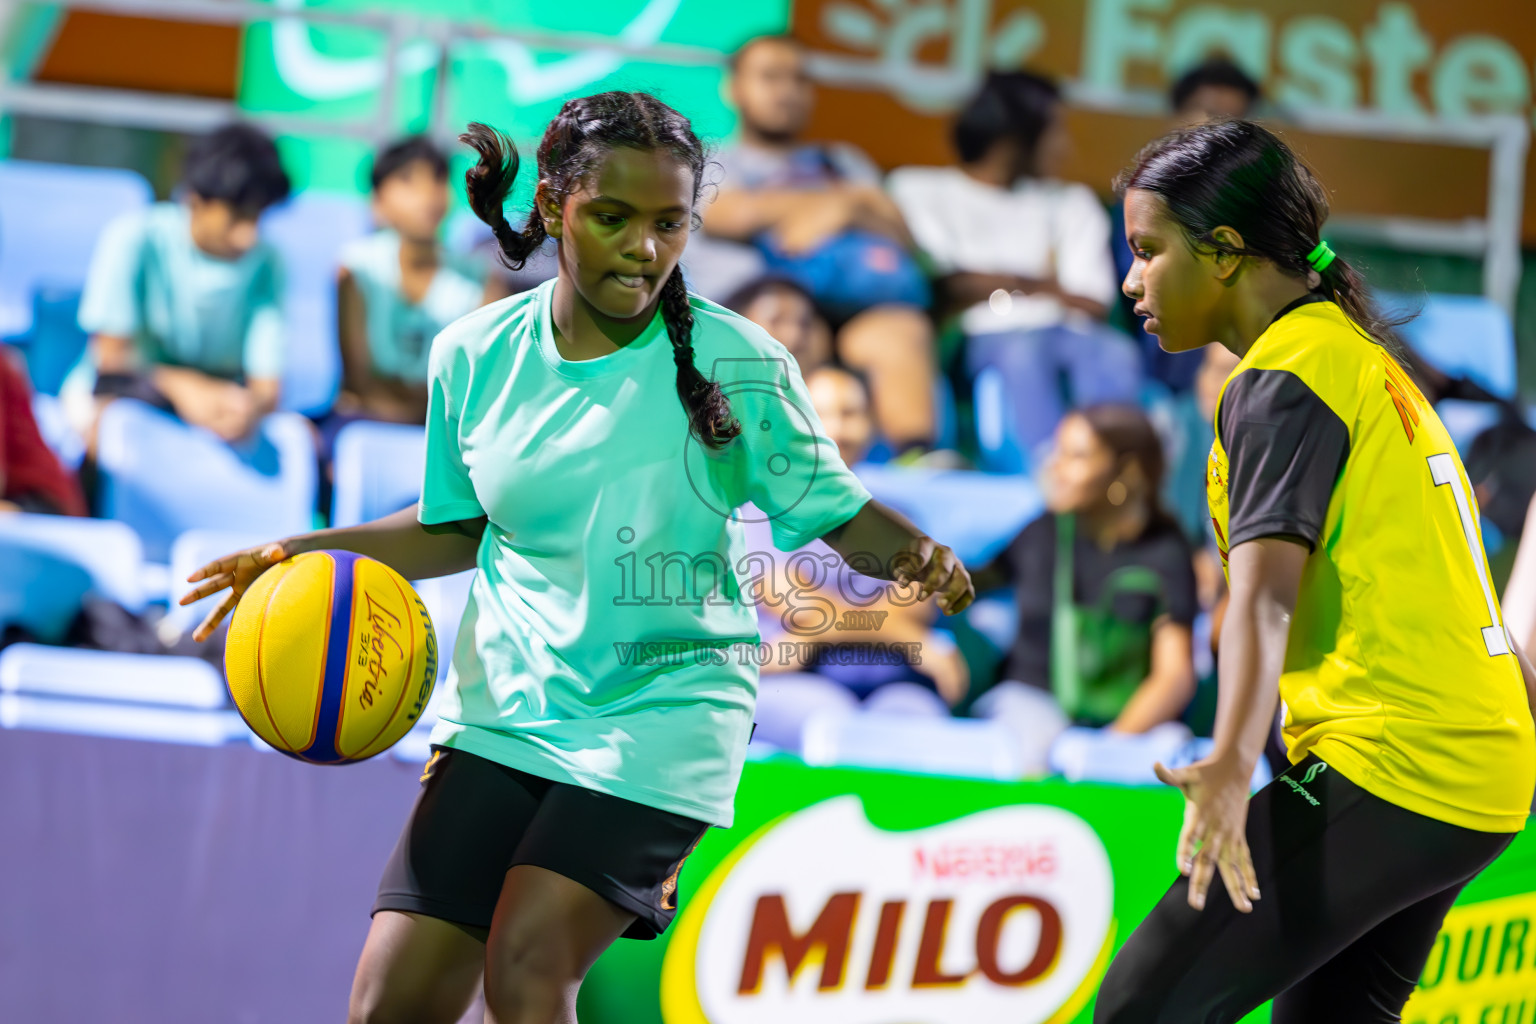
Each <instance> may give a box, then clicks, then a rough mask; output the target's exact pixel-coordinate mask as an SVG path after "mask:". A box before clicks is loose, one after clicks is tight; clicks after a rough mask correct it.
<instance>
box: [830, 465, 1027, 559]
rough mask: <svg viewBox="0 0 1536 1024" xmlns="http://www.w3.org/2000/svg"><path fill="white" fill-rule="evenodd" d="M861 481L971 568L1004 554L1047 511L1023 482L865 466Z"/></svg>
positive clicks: (968, 473)
mask: <svg viewBox="0 0 1536 1024" xmlns="http://www.w3.org/2000/svg"><path fill="white" fill-rule="evenodd" d="M859 478H860V479H861V480H863V481H864V485H865V486H866V487H868V488H869V492H870V493H871V494H873V495H874V496H875V497H876V498H877V499H879V500H880V501H882V502H884V503H885V504H887V505H890V506H891V507H892V508H894V509H896V510H897V511H899V512H901V513H902V514H904V515H906V516H907V517H908V518H910V519H911V520H912V521H913V522H914V523H916V524H917V526H918V527H919V528H920V529H922V530H923V531H924V532H925V533H928V534H930V535H931V536H932V537H933V538H934V539H935V540H937V541H938V542H939V543H941V544H947V545H949V546H950V547H951V548H953V549H954V550H955V553H956V554H957V555H959V556H960V560H961V561H963V562H965V563H966V564H967V565H974V564H977V563H979V562H984V561H986V560H987V559H989V558H991V557H992V556H993V555H995V554H997V552H999V551H1001V550H1002V549H1003V548H1004V547H1006V546H1007V544H1008V542H1009V541H1010V540H1012V539H1013V538H1014V536H1015V535H1017V534H1018V532H1019V531H1020V530H1022V529H1023V528H1024V525H1025V524H1026V523H1028V522H1029V521H1030V520H1031V519H1033V518H1034V517H1035V516H1037V515H1039V514H1040V510H1041V509H1042V508H1043V507H1044V502H1043V500H1042V499H1041V496H1040V491H1039V489H1038V488H1037V487H1035V485H1034V484H1033V483H1032V482H1031V481H1030V480H1029V479H1028V478H1027V477H1023V476H1003V475H997V474H992V473H976V472H971V471H967V470H954V469H918V468H905V467H890V466H861V467H860V469H859Z"/></svg>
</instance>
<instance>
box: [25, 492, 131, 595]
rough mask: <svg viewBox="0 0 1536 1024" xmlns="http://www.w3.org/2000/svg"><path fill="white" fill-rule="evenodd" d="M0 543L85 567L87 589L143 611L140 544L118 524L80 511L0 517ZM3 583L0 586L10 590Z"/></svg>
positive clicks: (125, 528) (124, 526)
mask: <svg viewBox="0 0 1536 1024" xmlns="http://www.w3.org/2000/svg"><path fill="white" fill-rule="evenodd" d="M0 547H3V548H9V549H22V548H25V549H27V550H29V551H38V552H43V553H47V554H51V555H53V556H55V557H57V558H59V559H61V560H63V561H66V562H71V563H73V564H75V565H78V566H80V568H82V569H84V570H85V571H86V573H87V574H88V575H89V576H90V579H91V589H92V590H94V591H95V592H96V593H97V594H99V595H101V596H102V597H104V598H106V599H108V600H110V601H116V602H117V603H118V604H120V605H122V606H123V607H125V608H127V609H128V610H129V611H132V612H139V611H143V610H144V605H145V603H146V601H145V594H144V586H143V579H142V577H143V566H144V548H143V545H142V544H141V543H140V541H139V535H138V534H136V533H135V532H134V531H133V530H132V529H130V528H129V527H128V526H126V525H124V524H123V523H116V522H112V521H111V520H108V519H85V518H82V517H79V516H42V515H26V514H21V515H7V516H0ZM0 579H6V581H7V586H5V587H0V591H4V592H5V593H7V594H9V593H13V592H14V590H15V589H16V588H14V587H12V586H10V585H9V584H10V582H11V580H10V579H9V578H7V577H4V576H0Z"/></svg>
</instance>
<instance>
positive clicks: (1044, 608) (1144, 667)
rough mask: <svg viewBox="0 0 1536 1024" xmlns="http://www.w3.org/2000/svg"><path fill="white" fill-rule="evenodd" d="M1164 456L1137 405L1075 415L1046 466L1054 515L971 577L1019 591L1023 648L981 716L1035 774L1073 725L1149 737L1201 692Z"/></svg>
mask: <svg viewBox="0 0 1536 1024" xmlns="http://www.w3.org/2000/svg"><path fill="white" fill-rule="evenodd" d="M1162 475H1163V453H1162V449H1161V447H1160V445H1159V442H1158V439H1157V434H1156V432H1155V431H1154V430H1153V429H1152V424H1151V423H1150V422H1149V421H1148V419H1147V417H1146V416H1145V414H1143V413H1142V412H1141V410H1139V409H1137V408H1135V407H1134V406H1124V405H1097V406H1090V407H1088V408H1086V409H1082V410H1079V411H1076V412H1073V413H1071V414H1069V415H1068V416H1067V417H1066V418H1065V419H1063V420H1062V422H1061V426H1060V428H1059V429H1058V430H1057V440H1056V453H1055V456H1054V457H1053V458H1052V460H1051V461H1050V463H1049V464H1048V473H1047V479H1048V481H1049V487H1048V493H1047V508H1048V511H1047V512H1046V514H1044V515H1042V516H1041V517H1040V518H1038V519H1036V520H1035V521H1034V522H1032V523H1030V524H1029V525H1028V526H1026V527H1025V528H1024V529H1023V531H1021V532H1020V533H1019V535H1018V536H1017V537H1015V538H1014V540H1013V541H1012V542H1011V543H1010V544H1009V545H1008V547H1007V549H1006V550H1004V551H1003V552H1002V553H1001V554H1000V555H999V556H998V557H997V558H996V559H994V560H993V561H992V562H991V563H990V564H988V565H987V566H986V567H984V568H982V569H981V570H980V571H978V572H974V573H972V579H973V580H974V581H975V584H976V592H977V593H978V594H980V593H981V592H982V591H983V589H991V588H995V587H1000V586H1003V585H1005V584H1011V585H1012V586H1013V588H1014V590H1015V593H1016V595H1017V600H1018V614H1019V624H1018V633H1017V639H1016V641H1015V644H1014V647H1013V650H1012V651H1011V652H1010V653H1009V655H1008V657H1007V660H1006V662H1005V663H1004V665H1003V667H1002V673H1001V678H1002V680H1003V682H1000V683H998V684H997V685H996V686H995V687H993V688H992V689H991V690H989V691H988V692H987V693H985V694H984V695H982V697H981V698H980V700H978V701H977V704H976V713H977V714H978V715H980V716H982V717H990V718H996V719H999V720H1001V721H1003V722H1004V723H1005V724H1007V725H1009V726H1010V728H1012V729H1014V731H1015V733H1016V734H1017V736H1018V737H1019V742H1020V743H1021V744H1022V745H1023V746H1024V748H1025V749H1024V760H1025V762H1026V764H1028V765H1029V766H1030V768H1031V770H1039V769H1041V768H1043V767H1044V765H1045V758H1046V754H1047V752H1048V750H1049V748H1050V745H1051V743H1052V742H1053V741H1054V740H1055V738H1056V736H1057V735H1058V734H1059V733H1060V732H1061V730H1063V729H1064V728H1066V727H1067V726H1068V725H1069V724H1077V725H1087V726H1107V727H1108V728H1109V729H1111V730H1112V731H1113V732H1117V733H1144V732H1147V731H1148V730H1150V729H1152V728H1154V727H1156V726H1158V725H1161V724H1163V723H1164V722H1170V721H1173V720H1175V719H1177V718H1178V717H1179V716H1180V715H1181V714H1182V713H1183V711H1184V709H1185V707H1186V706H1187V705H1188V704H1189V701H1190V698H1191V697H1192V696H1193V695H1194V692H1195V673H1194V664H1193V657H1192V653H1191V626H1192V625H1193V623H1194V620H1195V614H1196V612H1197V610H1198V609H1197V604H1196V600H1195V581H1194V574H1193V572H1192V570H1191V568H1190V555H1191V552H1190V547H1189V544H1188V542H1187V541H1186V540H1185V539H1184V535H1183V534H1182V533H1181V532H1180V530H1179V527H1178V525H1177V524H1176V523H1175V522H1174V521H1173V518H1172V517H1171V516H1169V515H1168V513H1167V512H1165V511H1164V510H1163V507H1162V504H1161V500H1160V497H1159V489H1160V486H1161V483H1162Z"/></svg>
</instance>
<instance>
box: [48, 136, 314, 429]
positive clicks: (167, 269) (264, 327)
mask: <svg viewBox="0 0 1536 1024" xmlns="http://www.w3.org/2000/svg"><path fill="white" fill-rule="evenodd" d="M182 191H183V193H184V200H185V201H184V202H165V203H156V204H154V205H152V206H150V207H148V208H147V209H145V210H139V211H134V212H132V213H127V214H124V215H122V216H121V217H120V218H118V219H117V220H115V221H113V222H112V223H110V224H108V225H107V226H106V227H105V228H104V229H103V231H102V235H101V239H100V241H98V243H97V245H96V251H95V253H94V254H93V255H92V257H91V265H90V270H89V272H88V273H87V276H86V282H85V291H84V294H83V295H82V296H81V299H80V314H79V322H80V327H81V328H82V329H83V330H84V331H85V332H86V333H87V334H88V335H89V336H90V347H89V350H88V354H87V357H86V358H85V359H84V360H82V362H81V363H80V364H79V365H78V366H76V367H75V369H74V370H73V371H72V372H71V374H70V377H69V379H68V380H67V381H66V383H65V385H64V388H63V401H64V402H65V405H66V408H67V409H68V410H69V412H70V416H71V419H72V420H73V421H74V422H75V423H76V424H77V426H80V427H82V428H84V429H85V430H86V432H87V434H88V436H90V435H92V434H94V431H93V430H91V429H90V428H91V426H92V425H93V424H94V418H95V415H96V414H97V413H98V412H99V409H100V406H101V404H102V403H104V402H106V401H110V400H112V399H113V398H117V397H132V398H139V399H142V400H144V401H147V402H149V403H151V404H153V405H157V406H159V407H161V408H163V409H165V410H167V411H169V412H174V413H175V414H176V415H177V416H180V417H181V418H182V419H183V420H185V421H186V422H188V423H190V424H192V425H194V426H199V427H206V428H208V429H209V430H212V431H213V432H214V433H216V434H218V435H219V436H220V437H222V438H224V439H225V440H227V441H236V440H239V439H241V438H244V437H246V436H248V435H249V434H250V433H251V431H252V430H253V429H254V428H255V427H256V424H257V423H258V422H259V421H260V420H261V417H262V416H264V415H266V414H267V413H269V412H271V411H272V410H273V409H275V408H277V402H278V397H279V386H280V378H281V376H282V369H283V354H284V343H285V342H284V332H283V315H282V309H281V298H280V297H281V295H282V276H281V267H280V264H279V260H278V256H277V253H276V251H275V250H274V249H273V248H272V247H271V246H269V245H267V244H266V243H264V242H263V241H262V239H261V235H260V230H259V228H258V220H259V218H260V216H261V214H262V212H263V211H264V210H266V209H267V208H268V207H270V206H272V205H273V204H275V203H278V202H281V201H282V200H283V199H285V198H287V196H288V194H289V191H290V183H289V180H288V175H287V173H286V172H285V171H284V170H283V165H282V161H281V160H280V159H279V157H278V153H277V147H276V146H274V145H273V143H272V140H271V139H270V138H268V137H267V136H266V135H265V134H263V133H262V132H261V131H260V130H259V129H257V128H254V127H252V126H250V125H245V124H232V125H226V126H225V127H223V128H219V129H217V130H215V131H213V132H211V133H209V134H208V135H205V136H203V137H201V138H199V139H197V140H196V141H194V142H193V144H192V146H191V148H190V150H189V151H188V153H187V159H186V165H185V168H184V172H183V182H182Z"/></svg>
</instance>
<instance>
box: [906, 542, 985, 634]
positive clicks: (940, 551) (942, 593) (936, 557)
mask: <svg viewBox="0 0 1536 1024" xmlns="http://www.w3.org/2000/svg"><path fill="white" fill-rule="evenodd" d="M892 575H893V576H894V577H895V579H896V582H898V583H916V584H917V585H918V592H917V599H918V600H919V601H926V600H928V598H930V597H932V596H933V595H934V594H938V595H939V597H938V602H937V603H938V606H939V610H940V611H941V612H943V613H944V614H945V615H954V614H956V613H958V612H962V611H964V610H965V608H966V606H967V605H969V604H970V603H971V602H972V601H974V600H976V588H975V587H973V586H972V585H971V576H970V573H968V572H966V571H965V566H964V565H962V564H961V562H960V559H959V558H957V557H956V556H955V553H954V552H953V551H951V550H950V549H949V548H947V547H945V546H944V545H943V544H940V543H939V542H938V541H936V540H934V539H933V538H932V537H928V536H922V537H918V538H917V539H916V540H915V541H914V542H913V543H912V544H910V545H908V547H907V548H905V549H904V550H903V551H902V552H901V554H900V555H898V556H897V560H896V565H895V571H894V572H893V574H892Z"/></svg>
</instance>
